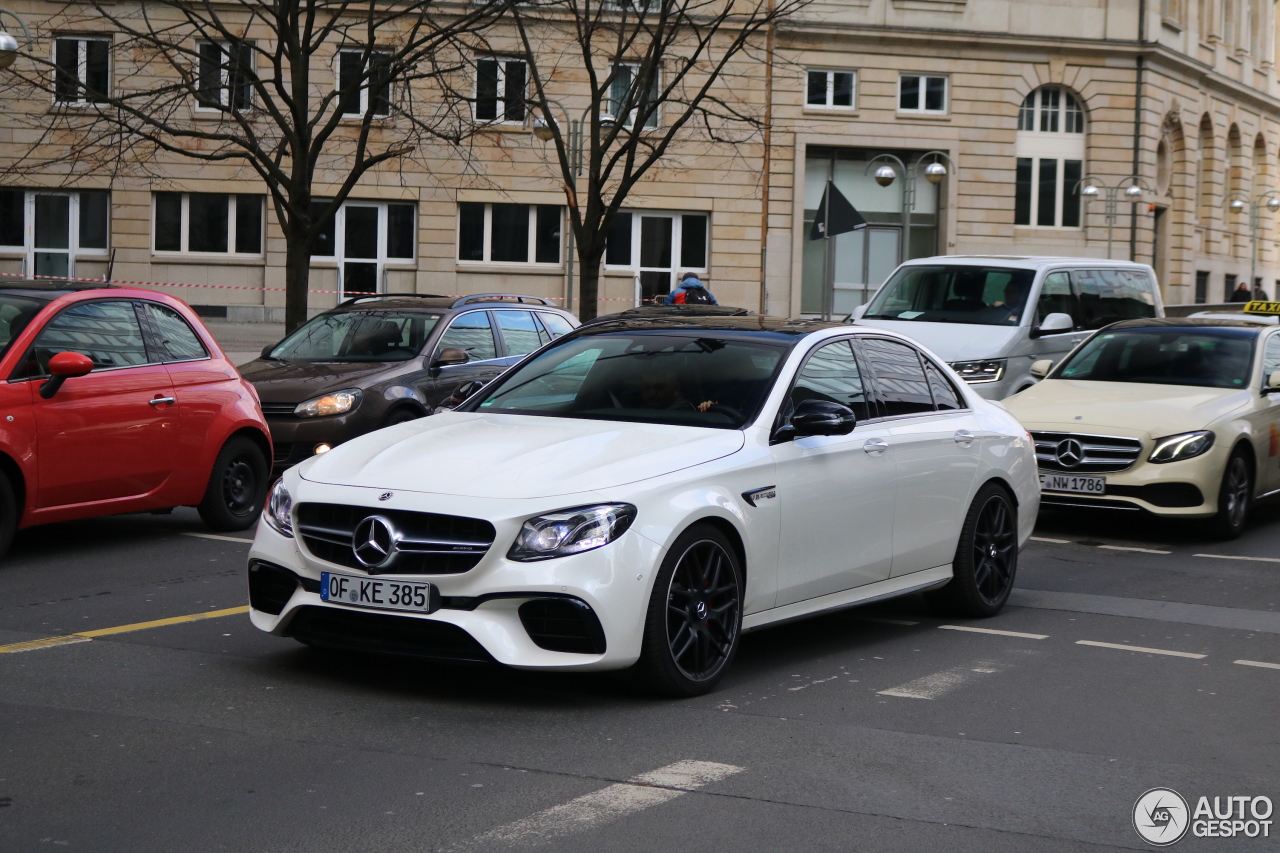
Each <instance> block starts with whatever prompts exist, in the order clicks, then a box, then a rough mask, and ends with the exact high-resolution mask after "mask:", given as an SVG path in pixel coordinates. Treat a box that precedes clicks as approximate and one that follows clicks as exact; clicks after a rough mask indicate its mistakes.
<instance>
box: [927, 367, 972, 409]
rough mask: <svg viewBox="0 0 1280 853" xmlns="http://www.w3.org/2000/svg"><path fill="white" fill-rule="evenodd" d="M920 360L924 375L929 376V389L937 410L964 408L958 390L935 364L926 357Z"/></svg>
mask: <svg viewBox="0 0 1280 853" xmlns="http://www.w3.org/2000/svg"><path fill="white" fill-rule="evenodd" d="M921 360H922V361H923V362H924V372H925V375H926V376H928V377H929V390H930V391H932V392H933V405H934V406H935V407H936V408H937V410H938V411H940V412H952V411H956V410H957V409H963V408H965V405H964V402H963V400H962V398H961V397H960V392H959V391H957V390H956V386H954V385H952V384H951V381H950V380H949V379H947V377H946V376H944V375H943V374H942V371H941V370H939V369H938V367H937V365H935V364H934V363H933V362H931V361H929V359H927V358H926V359H921Z"/></svg>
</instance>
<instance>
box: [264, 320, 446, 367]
mask: <svg viewBox="0 0 1280 853" xmlns="http://www.w3.org/2000/svg"><path fill="white" fill-rule="evenodd" d="M439 319H440V317H439V315H436V314H422V313H418V312H416V311H351V312H349V313H346V314H322V315H320V316H319V317H316V318H315V319H314V320H312V321H311V322H309V323H307V324H306V325H304V326H302V327H301V328H299V329H298V330H297V331H296V332H294V333H293V334H292V335H290V336H289V337H287V338H285V339H284V340H283V341H281V342H280V343H279V344H278V345H277V346H276V348H275V349H273V350H272V351H271V358H282V359H292V360H296V361H407V360H409V359H411V358H413V357H414V356H416V355H417V354H418V353H420V352H422V345H423V344H424V343H426V340H427V335H429V334H431V329H432V327H434V326H435V324H436V321H438V320H439Z"/></svg>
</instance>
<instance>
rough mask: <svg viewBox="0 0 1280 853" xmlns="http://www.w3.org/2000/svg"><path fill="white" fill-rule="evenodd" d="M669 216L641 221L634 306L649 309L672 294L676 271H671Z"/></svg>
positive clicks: (641, 218) (670, 227) (672, 221)
mask: <svg viewBox="0 0 1280 853" xmlns="http://www.w3.org/2000/svg"><path fill="white" fill-rule="evenodd" d="M673 224H674V218H673V217H670V216H641V217H640V274H639V276H638V277H637V279H636V304H637V305H648V304H651V303H652V302H653V301H654V300H655V299H656V298H660V297H664V296H666V295H667V294H668V293H670V292H671V287H672V283H673V279H674V277H675V269H674V268H672V266H671V263H672V259H673V258H674V257H675V253H674V252H673V251H672V248H673V247H672V232H673V227H672V226H673Z"/></svg>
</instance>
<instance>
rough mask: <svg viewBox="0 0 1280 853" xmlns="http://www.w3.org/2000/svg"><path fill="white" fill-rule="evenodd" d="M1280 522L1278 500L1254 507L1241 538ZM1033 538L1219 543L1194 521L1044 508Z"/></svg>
mask: <svg viewBox="0 0 1280 853" xmlns="http://www.w3.org/2000/svg"><path fill="white" fill-rule="evenodd" d="M1277 522H1280V500H1274V499H1273V500H1267V501H1263V502H1262V503H1259V504H1257V505H1255V506H1254V507H1253V510H1252V512H1250V514H1249V523H1248V526H1247V527H1246V528H1245V531H1244V533H1243V534H1242V538H1248V536H1249V535H1250V533H1253V532H1255V531H1257V530H1259V529H1261V528H1264V527H1268V526H1272V525H1275V524H1276V523H1277ZM1034 535H1036V536H1044V537H1048V538H1059V539H1070V540H1071V541H1073V542H1077V543H1080V544H1082V545H1090V544H1099V543H1101V542H1112V541H1122V542H1132V543H1134V544H1140V545H1157V546H1158V545H1186V546H1192V545H1196V546H1199V545H1214V544H1217V543H1220V542H1222V540H1221V539H1220V538H1218V537H1215V536H1214V535H1213V534H1212V533H1211V532H1210V531H1209V529H1208V526H1207V525H1206V524H1204V523H1202V522H1201V521H1200V520H1197V519H1187V520H1178V519H1170V518H1160V517H1158V516H1155V515H1151V514H1149V513H1146V512H1119V511H1116V510H1104V509H1096V510H1095V509H1084V508H1056V507H1055V508H1050V507H1043V508H1042V509H1041V510H1040V515H1039V517H1038V518H1037V519H1036V529H1035V534H1034Z"/></svg>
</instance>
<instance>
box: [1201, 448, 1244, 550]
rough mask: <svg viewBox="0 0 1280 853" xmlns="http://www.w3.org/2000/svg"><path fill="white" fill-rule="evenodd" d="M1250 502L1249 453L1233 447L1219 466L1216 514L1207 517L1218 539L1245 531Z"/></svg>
mask: <svg viewBox="0 0 1280 853" xmlns="http://www.w3.org/2000/svg"><path fill="white" fill-rule="evenodd" d="M1252 506H1253V465H1252V464H1251V462H1250V459H1249V454H1248V453H1246V452H1245V451H1243V450H1239V449H1237V450H1235V451H1233V452H1232V454H1231V457H1230V458H1229V459H1227V464H1226V466H1225V467H1224V468H1223V469H1222V485H1221V486H1219V488H1218V514H1217V515H1215V516H1214V517H1213V518H1212V519H1210V520H1209V529H1210V531H1211V532H1212V533H1213V535H1214V536H1216V537H1218V538H1219V539H1235V538H1237V537H1239V535H1240V534H1241V533H1243V532H1244V527H1245V524H1247V523H1248V521H1249V509H1250V508H1251V507H1252Z"/></svg>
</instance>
